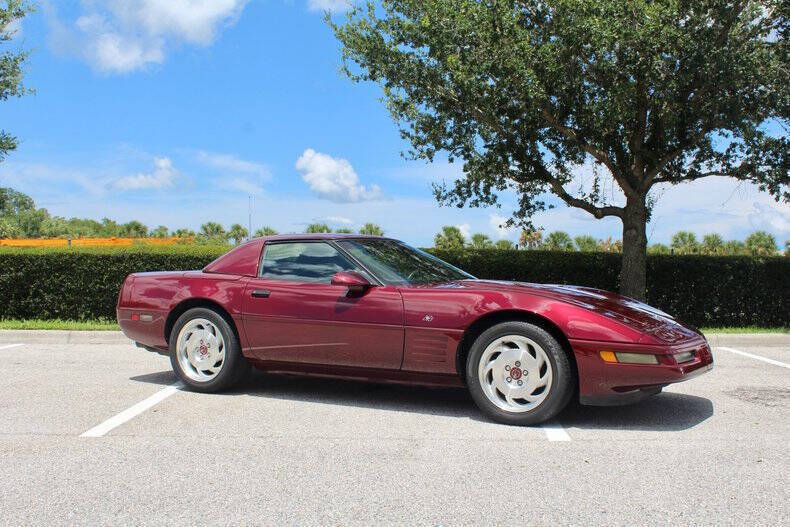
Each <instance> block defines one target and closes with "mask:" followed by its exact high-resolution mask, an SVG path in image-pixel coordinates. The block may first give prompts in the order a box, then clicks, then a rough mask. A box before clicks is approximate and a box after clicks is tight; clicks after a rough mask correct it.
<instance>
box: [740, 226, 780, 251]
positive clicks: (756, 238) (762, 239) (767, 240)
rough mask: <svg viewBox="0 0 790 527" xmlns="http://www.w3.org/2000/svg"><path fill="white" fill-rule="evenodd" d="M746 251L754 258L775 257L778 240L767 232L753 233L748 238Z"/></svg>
mask: <svg viewBox="0 0 790 527" xmlns="http://www.w3.org/2000/svg"><path fill="white" fill-rule="evenodd" d="M746 249H747V250H748V251H749V253H750V254H751V255H752V256H775V255H776V238H774V237H773V235H772V234H769V233H767V232H765V231H757V232H753V233H751V234H750V235H749V236H748V237H747V238H746Z"/></svg>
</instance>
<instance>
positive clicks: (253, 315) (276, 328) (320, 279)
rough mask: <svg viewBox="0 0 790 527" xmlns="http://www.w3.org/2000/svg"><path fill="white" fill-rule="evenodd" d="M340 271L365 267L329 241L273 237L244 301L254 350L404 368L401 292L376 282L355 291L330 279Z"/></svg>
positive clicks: (296, 358) (273, 357)
mask: <svg viewBox="0 0 790 527" xmlns="http://www.w3.org/2000/svg"><path fill="white" fill-rule="evenodd" d="M339 271H357V272H360V273H362V274H365V271H363V270H362V269H360V268H359V267H358V266H357V265H355V264H354V263H353V262H352V261H351V260H350V259H349V258H348V257H346V256H345V255H344V254H343V253H341V252H340V251H339V250H338V249H337V248H336V247H335V246H334V245H333V244H331V243H330V242H328V241H285V242H269V243H267V244H266V245H265V246H264V251H263V257H262V261H261V265H260V266H259V273H258V277H256V278H253V279H251V280H249V282H248V284H247V288H246V290H245V295H244V302H243V308H242V310H243V313H242V318H243V324H244V329H245V332H246V334H247V338H248V340H249V342H250V346H251V349H250V354H251V356H252V357H254V358H256V359H258V360H265V361H281V362H291V363H310V364H324V365H336V366H353V367H366V368H382V369H399V368H400V366H401V361H402V359H403V331H404V330H403V300H402V299H401V295H400V292H399V291H398V290H397V289H396V288H395V287H392V286H386V285H376V286H374V287H371V288H370V289H368V290H367V291H365V292H364V293H363V294H354V295H349V292H348V289H347V288H346V287H344V286H337V285H332V284H331V283H330V281H331V279H332V276H333V275H334V274H335V273H336V272H339ZM365 276H366V277H369V275H367V274H365ZM370 279H371V280H373V278H372V277H370Z"/></svg>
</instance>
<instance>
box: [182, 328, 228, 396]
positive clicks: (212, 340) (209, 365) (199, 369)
mask: <svg viewBox="0 0 790 527" xmlns="http://www.w3.org/2000/svg"><path fill="white" fill-rule="evenodd" d="M175 351H176V357H177V359H178V364H179V365H180V366H181V371H182V372H183V373H184V375H186V376H187V377H189V378H190V379H191V380H193V381H197V382H206V381H210V380H212V379H213V378H214V377H216V376H217V375H218V374H219V372H220V371H222V366H223V365H224V364H225V339H224V338H223V337H222V332H221V331H220V330H219V328H218V327H217V326H216V325H215V324H214V323H213V322H211V321H210V320H207V319H205V318H193V319H191V320H189V321H188V322H187V323H186V324H184V327H182V328H181V331H179V333H178V339H177V340H176V350H175Z"/></svg>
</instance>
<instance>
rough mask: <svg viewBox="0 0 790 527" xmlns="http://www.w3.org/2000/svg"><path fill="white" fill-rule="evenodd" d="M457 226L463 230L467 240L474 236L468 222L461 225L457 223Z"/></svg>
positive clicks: (462, 232)
mask: <svg viewBox="0 0 790 527" xmlns="http://www.w3.org/2000/svg"><path fill="white" fill-rule="evenodd" d="M456 227H458V230H459V231H461V234H462V235H463V237H464V238H466V239H467V240H468V239H470V238H471V236H472V226H471V225H469V224H468V223H462V224H461V225H456Z"/></svg>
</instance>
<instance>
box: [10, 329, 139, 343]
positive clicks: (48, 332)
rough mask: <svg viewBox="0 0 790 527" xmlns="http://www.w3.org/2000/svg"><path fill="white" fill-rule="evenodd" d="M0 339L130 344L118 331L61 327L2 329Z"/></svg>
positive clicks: (129, 340)
mask: <svg viewBox="0 0 790 527" xmlns="http://www.w3.org/2000/svg"><path fill="white" fill-rule="evenodd" d="M0 340H2V341H14V340H21V341H25V342H31V341H33V342H40V343H42V344H132V343H133V341H132V340H131V339H129V338H128V337H127V336H126V335H124V334H123V333H122V332H120V331H69V330H61V329H2V330H0Z"/></svg>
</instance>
